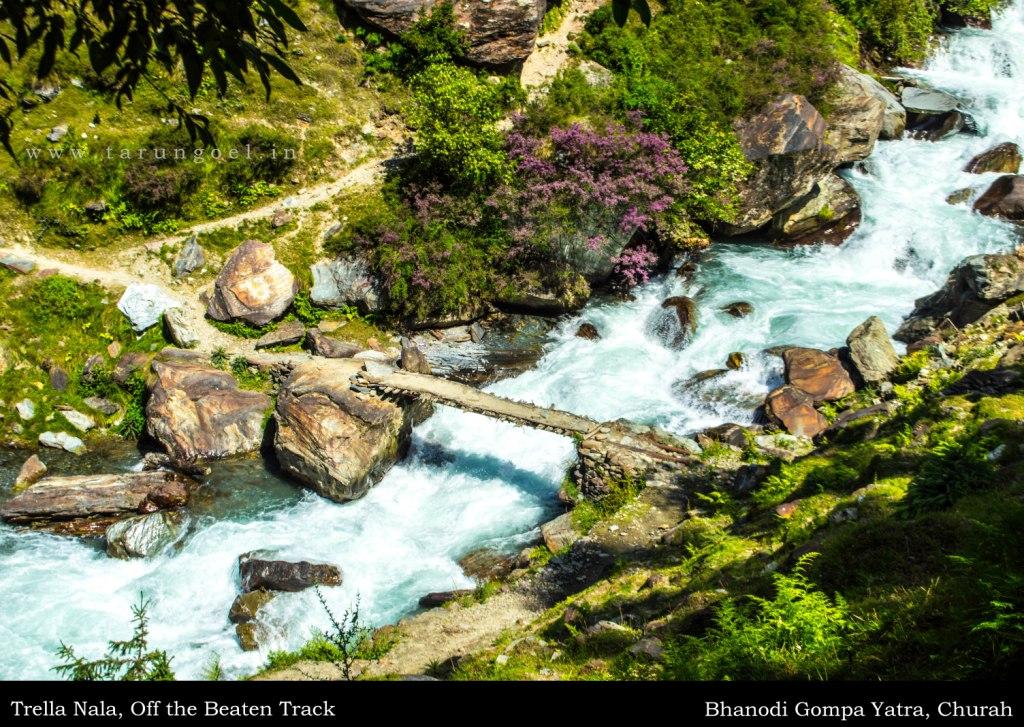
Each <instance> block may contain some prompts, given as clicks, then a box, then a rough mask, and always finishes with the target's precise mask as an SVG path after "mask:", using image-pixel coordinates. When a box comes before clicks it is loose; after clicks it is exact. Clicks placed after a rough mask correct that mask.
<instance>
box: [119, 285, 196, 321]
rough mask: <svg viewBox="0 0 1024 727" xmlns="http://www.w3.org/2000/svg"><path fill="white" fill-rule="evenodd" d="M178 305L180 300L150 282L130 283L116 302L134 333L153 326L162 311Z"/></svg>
mask: <svg viewBox="0 0 1024 727" xmlns="http://www.w3.org/2000/svg"><path fill="white" fill-rule="evenodd" d="M179 306H181V301H179V300H178V299H177V298H175V297H174V296H172V295H171V294H170V293H168V292H167V291H166V290H164V289H163V288H161V287H160V286H159V285H153V284H152V283H132V284H131V285H129V286H128V288H127V289H126V290H125V291H124V295H122V296H121V300H119V301H118V302H117V308H118V310H120V311H121V312H122V313H124V314H125V316H127V317H128V320H129V321H131V324H132V328H134V329H135V332H136V333H142V331H144V330H146V329H147V328H150V327H151V326H155V325H156V324H157V323H159V322H160V316H162V315H163V314H164V311H166V310H168V309H170V308H176V307H179Z"/></svg>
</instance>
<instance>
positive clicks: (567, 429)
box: [360, 369, 600, 435]
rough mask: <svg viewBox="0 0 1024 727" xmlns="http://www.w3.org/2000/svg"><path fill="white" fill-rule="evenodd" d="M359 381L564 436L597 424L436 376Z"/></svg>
mask: <svg viewBox="0 0 1024 727" xmlns="http://www.w3.org/2000/svg"><path fill="white" fill-rule="evenodd" d="M360 375H361V376H362V378H363V379H364V380H365V381H366V382H368V383H369V384H371V385H372V386H373V387H374V388H385V387H386V388H389V389H395V390H397V391H401V392H403V393H406V394H411V395H414V396H427V397H430V398H433V399H435V400H437V401H439V402H441V403H442V404H449V405H451V406H454V407H457V408H459V409H464V410H466V411H471V412H475V413H478V414H484V415H486V416H491V417H495V418H498V419H506V420H513V421H517V422H521V423H524V424H527V425H531V426H535V427H541V428H551V429H557V430H559V431H561V432H564V433H567V434H573V433H574V434H584V435H585V434H589V433H591V432H593V431H594V430H595V429H596V428H597V427H599V426H600V422H596V421H594V420H593V419H588V418H587V417H581V416H578V415H576V414H571V413H569V412H565V411H560V410H558V409H548V408H545V407H541V406H537V405H536V404H527V403H523V402H518V401H512V400H511V399H505V398H503V397H500V396H497V395H495V394H490V393H488V392H486V391H480V390H479V389H474V388H473V387H472V386H467V385H466V384H460V383H458V382H456V381H450V380H448V379H442V378H440V377H437V376H428V375H426V374H415V373H411V372H409V371H403V370H401V369H396V370H394V371H392V372H391V373H388V374H384V373H370V372H368V371H363V372H361V374H360Z"/></svg>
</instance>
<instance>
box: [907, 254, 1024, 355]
mask: <svg viewBox="0 0 1024 727" xmlns="http://www.w3.org/2000/svg"><path fill="white" fill-rule="evenodd" d="M1022 292H1024V250H1022V249H1018V250H1017V251H1016V252H1009V253H997V254H992V255H972V256H971V257H968V258H965V259H964V260H963V261H961V263H960V264H959V265H957V266H956V268H954V269H953V272H951V273H950V274H949V277H948V278H947V279H946V283H945V285H943V286H942V287H941V288H939V289H938V290H937V291H935V292H934V293H932V294H931V295H927V296H925V297H923V298H918V299H917V300H916V301H915V302H914V310H913V312H912V313H911V314H910V315H909V316H908V317H907V319H906V320H904V321H903V323H902V325H900V327H899V328H898V329H897V330H896V333H894V334H893V338H895V339H896V340H897V341H904V342H906V343H910V342H912V341H917V340H919V339H921V338H924V337H925V336H927V335H929V334H930V333H932V332H933V331H934V330H935V329H936V328H939V327H940V326H941V325H942V324H943V323H944V322H945V321H947V320H948V321H949V322H951V323H952V324H953V325H955V326H957V327H963V326H965V325H967V324H968V323H973V322H974V321H976V320H978V319H979V318H981V317H982V316H983V315H985V313H987V312H988V311H990V310H991V309H992V308H994V307H996V306H997V305H999V304H1000V303H1002V302H1003V301H1004V300H1007V299H1008V298H1012V297H1013V296H1015V295H1018V294H1020V293H1022Z"/></svg>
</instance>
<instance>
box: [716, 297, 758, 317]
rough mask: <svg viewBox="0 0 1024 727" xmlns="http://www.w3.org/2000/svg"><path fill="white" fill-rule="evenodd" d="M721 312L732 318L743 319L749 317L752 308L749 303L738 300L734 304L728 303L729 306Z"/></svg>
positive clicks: (752, 310)
mask: <svg viewBox="0 0 1024 727" xmlns="http://www.w3.org/2000/svg"><path fill="white" fill-rule="evenodd" d="M722 310H723V311H724V312H726V313H728V314H729V315H731V316H732V317H733V318H745V317H746V316H749V315H750V314H751V313H753V312H754V306H752V305H751V304H750V303H747V302H746V301H742V300H740V301H737V302H735V303H730V304H729V305H727V306H725V307H724V308H722Z"/></svg>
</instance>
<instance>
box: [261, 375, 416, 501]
mask: <svg viewBox="0 0 1024 727" xmlns="http://www.w3.org/2000/svg"><path fill="white" fill-rule="evenodd" d="M350 374H351V372H350V371H347V370H345V371H338V370H337V368H336V367H332V366H331V365H330V364H329V362H320V361H313V362H310V363H306V364H302V365H300V366H298V367H297V368H296V369H295V370H294V371H293V372H292V374H291V376H289V377H288V379H287V380H286V381H285V382H284V384H283V385H282V387H281V391H280V394H279V395H278V399H277V409H276V411H275V414H274V418H275V421H276V423H277V431H276V434H275V436H274V448H275V450H276V452H277V458H278V461H279V462H280V464H281V468H282V469H283V470H284V471H285V473H287V474H288V475H289V476H291V477H294V478H295V479H296V480H298V481H299V482H301V483H303V484H305V485H307V486H309V487H311V488H312V489H313V490H315V491H316V492H317V493H319V494H320V495H322V496H323V497H326V498H329V499H331V500H335V501H337V502H346V501H348V500H354V499H356V498H359V497H362V496H363V495H364V494H366V491H367V490H368V489H369V488H370V486H371V485H373V484H375V483H376V482H377V481H379V480H380V478H381V477H383V476H384V473H385V472H387V470H388V469H389V468H390V467H391V466H392V465H393V464H394V463H395V462H396V461H397V460H398V458H399V457H401V456H402V455H403V454H404V453H405V451H406V450H407V448H408V445H409V433H410V431H411V429H412V423H413V422H412V418H411V414H409V413H407V411H408V410H406V411H403V409H402V408H400V407H399V406H397V405H395V404H392V403H391V402H388V401H384V400H383V399H378V398H376V397H373V396H366V395H361V394H357V393H356V392H354V391H352V390H351V389H350V388H349V387H350V381H349V376H350Z"/></svg>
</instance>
